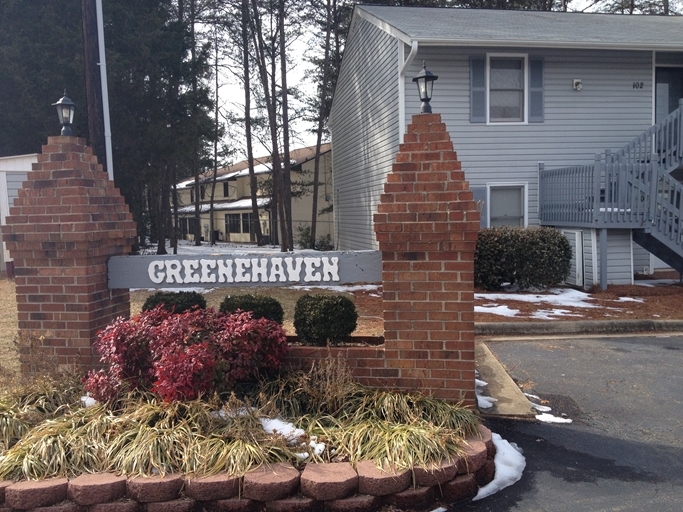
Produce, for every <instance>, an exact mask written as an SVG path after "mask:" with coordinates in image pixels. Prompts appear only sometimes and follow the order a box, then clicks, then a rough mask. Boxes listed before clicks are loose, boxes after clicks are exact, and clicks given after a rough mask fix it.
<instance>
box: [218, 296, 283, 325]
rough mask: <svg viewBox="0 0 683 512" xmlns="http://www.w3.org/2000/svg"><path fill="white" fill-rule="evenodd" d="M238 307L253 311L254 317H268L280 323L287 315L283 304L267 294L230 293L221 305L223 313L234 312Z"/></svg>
mask: <svg viewBox="0 0 683 512" xmlns="http://www.w3.org/2000/svg"><path fill="white" fill-rule="evenodd" d="M238 309H239V310H242V311H251V312H252V313H253V317H254V318H266V319H268V320H273V321H274V322H277V323H279V324H280V325H282V321H283V319H284V317H285V312H284V311H283V309H282V304H280V303H279V302H278V300H277V299H275V298H273V297H268V296H266V295H252V294H245V295H232V296H231V295H228V296H227V297H225V299H223V302H221V305H220V311H221V313H234V312H235V311H237V310H238Z"/></svg>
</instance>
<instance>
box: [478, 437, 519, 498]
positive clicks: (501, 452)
mask: <svg viewBox="0 0 683 512" xmlns="http://www.w3.org/2000/svg"><path fill="white" fill-rule="evenodd" d="M491 436H492V438H493V444H494V445H495V446H496V455H495V457H494V458H493V462H495V464H496V474H495V476H494V477H493V480H492V481H491V482H490V483H488V484H486V485H485V486H483V487H480V488H479V492H478V493H477V495H476V496H475V497H474V498H473V500H480V499H482V498H486V497H487V496H490V495H491V494H494V493H496V492H498V491H500V490H501V489H505V488H506V487H509V486H511V485H512V484H514V483H515V482H517V481H519V479H520V478H522V473H523V472H524V468H525V467H526V459H525V458H524V455H522V449H521V448H519V447H518V446H517V445H516V444H514V443H509V442H508V441H506V440H505V439H503V438H502V437H500V435H499V434H496V433H495V432H494V433H493V434H492V435H491Z"/></svg>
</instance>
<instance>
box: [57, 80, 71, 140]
mask: <svg viewBox="0 0 683 512" xmlns="http://www.w3.org/2000/svg"><path fill="white" fill-rule="evenodd" d="M52 105H53V106H55V107H57V115H58V116H59V122H60V124H61V125H62V133H61V134H62V135H63V136H65V137H69V136H71V135H73V132H72V131H71V123H73V122H74V111H75V110H76V104H75V103H74V102H73V101H71V99H69V97H68V96H67V95H66V89H64V96H62V97H61V98H60V100H59V101H58V102H57V103H53V104H52Z"/></svg>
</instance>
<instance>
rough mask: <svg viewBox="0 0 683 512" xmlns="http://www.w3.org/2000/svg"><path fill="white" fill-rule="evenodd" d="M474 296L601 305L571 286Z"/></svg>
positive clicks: (570, 305)
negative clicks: (538, 291) (543, 291)
mask: <svg viewBox="0 0 683 512" xmlns="http://www.w3.org/2000/svg"><path fill="white" fill-rule="evenodd" d="M474 298H475V299H486V300H517V301H521V302H533V303H534V304H538V303H540V302H543V303H547V304H552V305H554V306H560V307H561V306H566V307H575V308H597V307H600V306H598V305H596V304H592V303H590V302H588V301H590V300H592V297H591V296H590V295H589V294H588V293H585V292H581V291H579V290H573V289H570V288H567V289H560V288H551V289H550V290H548V292H547V293H475V294H474Z"/></svg>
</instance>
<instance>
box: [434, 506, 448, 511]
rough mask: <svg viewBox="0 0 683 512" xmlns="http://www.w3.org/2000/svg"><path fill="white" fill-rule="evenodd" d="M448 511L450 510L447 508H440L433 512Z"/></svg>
mask: <svg viewBox="0 0 683 512" xmlns="http://www.w3.org/2000/svg"><path fill="white" fill-rule="evenodd" d="M447 510H448V509H447V508H443V507H439V508H435V509H434V510H432V511H431V512H446V511H447Z"/></svg>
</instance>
